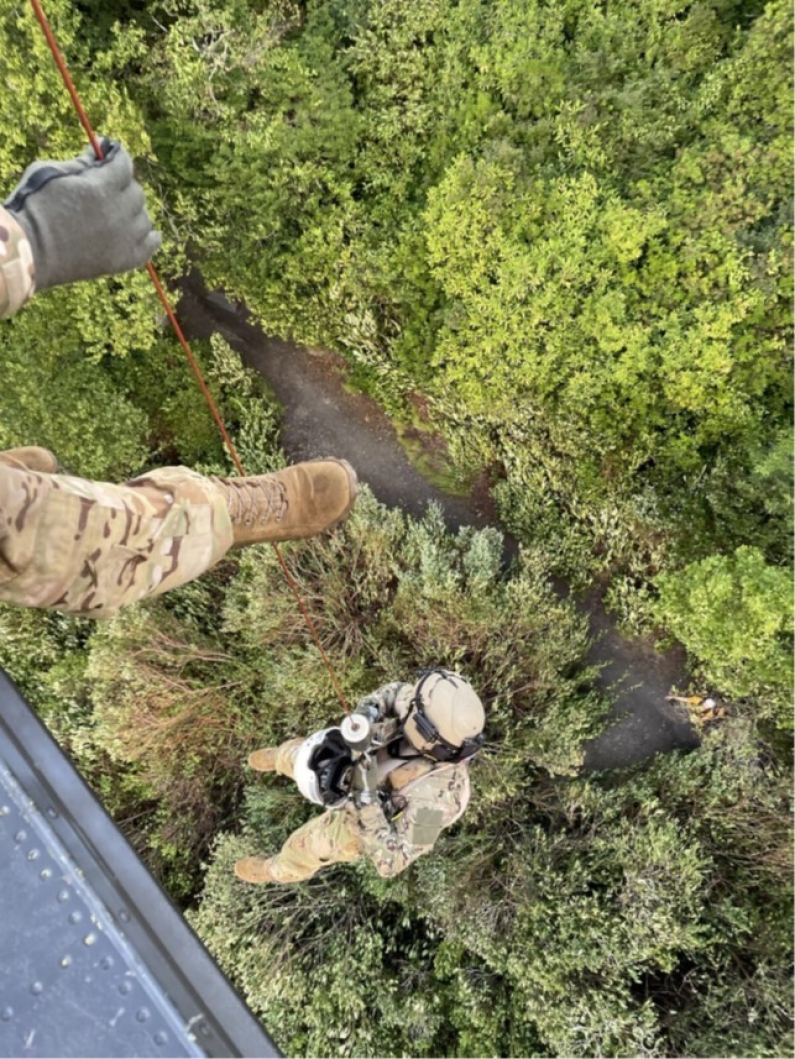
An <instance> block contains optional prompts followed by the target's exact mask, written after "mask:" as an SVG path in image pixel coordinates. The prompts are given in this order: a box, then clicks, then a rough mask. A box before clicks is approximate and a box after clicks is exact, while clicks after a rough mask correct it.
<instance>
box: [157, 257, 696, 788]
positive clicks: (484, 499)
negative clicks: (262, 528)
mask: <svg viewBox="0 0 795 1059" xmlns="http://www.w3.org/2000/svg"><path fill="white" fill-rule="evenodd" d="M178 316H179V318H180V321H181V323H182V325H183V327H184V328H185V330H186V333H187V334H188V336H189V337H191V338H209V336H210V335H211V334H212V333H213V332H218V333H219V334H220V335H222V337H223V338H224V339H225V340H226V341H227V342H228V343H229V345H230V346H231V347H232V348H233V349H235V350H236V351H237V352H238V353H239V354H240V356H241V357H242V359H243V360H244V362H245V363H246V364H248V365H249V366H250V367H252V368H254V369H255V370H256V371H258V372H259V373H260V374H261V375H262V376H263V378H264V379H265V381H266V383H267V385H268V387H269V388H270V390H271V391H272V392H273V394H274V395H275V397H276V399H277V400H278V402H279V404H280V405H281V409H282V431H281V443H282V448H283V449H284V452H285V454H286V456H287V457H288V459H289V460H290V461H292V462H298V461H299V460H309V459H316V458H318V457H323V456H337V457H342V458H344V459H346V460H348V461H349V462H350V463H351V464H352V465H353V466H354V467H355V468H356V471H357V473H358V475H359V478H360V480H361V481H363V482H366V483H367V484H368V485H369V487H370V488H371V490H372V491H373V493H374V495H375V496H376V498H377V499H378V500H380V501H381V503H383V504H386V505H387V506H388V507H399V508H401V509H402V510H403V511H405V512H407V513H408V514H410V515H413V516H415V517H421V516H422V515H423V514H424V513H425V510H426V508H427V506H428V504H429V503H430V502H431V501H436V502H437V503H438V504H439V505H440V506H441V508H442V511H443V514H444V519H445V523H446V525H447V526H448V528H449V529H451V530H456V529H457V528H458V527H459V526H465V525H471V526H475V527H477V528H483V527H484V526H487V525H494V526H497V527H498V528H500V529H502V527H500V525H499V521H498V519H497V515H496V512H495V510H494V507H493V505H492V503H491V500H490V497H489V495H488V489H487V488H486V485H487V478H486V476H485V474H483V475H481V476H479V477H478V478H477V479H476V481H475V484H474V486H473V488H472V490H471V492H470V495H469V496H456V495H453V494H451V493H448V492H445V491H444V490H442V489H440V488H439V487H437V486H436V485H434V484H432V483H431V482H430V481H428V479H427V478H426V477H424V476H423V474H421V473H420V471H419V470H417V469H416V467H415V466H414V465H413V464H412V463H411V462H410V461H409V459H408V456H407V455H406V451H405V449H404V447H403V446H402V445H401V443H400V440H399V438H398V435H397V433H396V431H395V429H394V427H393V426H392V424H391V422H390V420H389V419H388V418H387V416H386V415H385V414H384V412H383V411H382V410H381V408H380V407H379V406H378V405H377V404H376V402H375V401H374V400H373V399H372V398H370V397H367V396H366V395H364V394H357V393H352V392H351V391H350V390H349V389H347V388H346V387H345V367H344V362H343V360H342V358H341V357H339V356H338V355H336V354H333V353H329V352H326V351H323V350H315V349H307V348H306V347H303V346H297V345H294V344H293V343H290V342H287V341H284V340H282V339H279V338H273V337H271V336H268V335H266V334H265V333H264V332H263V331H262V330H261V329H260V328H259V327H257V326H256V325H254V324H252V323H251V322H250V320H249V318H248V313H247V311H246V309H245V307H241V306H236V305H233V304H232V303H230V302H229V301H228V300H227V299H226V298H225V297H224V296H223V295H222V294H218V293H211V292H208V291H207V290H206V289H205V287H204V285H203V283H202V280H201V278H200V277H199V276H198V275H197V274H193V275H192V276H191V277H190V278H189V279H187V280H185V281H184V282H183V285H182V299H181V301H180V304H179V309H178ZM431 444H432V443H431ZM504 532H505V531H503V533H504ZM517 553H518V544H517V542H516V540H515V539H514V538H512V537H511V536H510V535H509V534H505V555H504V558H505V562H506V564H508V563H510V561H511V560H512V559H513V558H514V557H515V556H516V555H517ZM555 587H556V589H557V591H558V592H559V593H560V594H561V595H568V590H567V587H566V586H565V585H563V584H561V583H557V582H556V584H555ZM574 602H575V605H576V606H577V607H578V609H579V610H580V611H581V612H582V613H585V614H586V615H587V616H588V620H589V624H590V633H591V637H592V642H591V647H590V649H589V653H588V656H587V661H588V662H589V663H590V664H591V665H594V666H598V667H599V676H598V679H597V683H598V686H599V687H600V689H602V690H603V691H605V692H606V693H607V694H608V695H609V697H610V699H611V700H612V703H613V706H612V711H611V715H612V717H613V723H612V724H611V725H610V726H609V727H608V728H607V729H606V730H605V731H604V732H603V733H602V734H601V735H600V736H599V737H598V738H596V739H594V740H591V741H590V742H589V743H588V744H587V745H586V748H585V767H586V768H587V769H605V768H624V767H627V766H630V765H633V764H635V763H636V762H639V761H642V760H644V759H645V758H648V757H649V756H651V755H652V754H656V753H666V752H668V751H671V750H688V749H693V748H694V747H696V746H698V744H699V737H698V734H697V732H696V731H695V730H694V728H693V727H692V725H691V723H690V721H689V718H688V716H687V714H686V713H685V712H684V711H683V710H682V709H680V708H679V707H678V706H676V705H675V704H673V703H669V702H667V701H666V696H667V695H669V694H670V693H671V691H672V689H674V688H677V689H682V688H684V687H686V685H687V676H686V670H685V656H684V652H683V651H682V650H681V649H672V650H669V651H666V652H660V651H657V650H655V648H654V647H653V645H652V644H651V643H650V642H649V641H648V640H647V639H645V638H640V637H637V638H631V639H630V638H627V637H625V636H623V635H622V634H621V633H620V632H619V631H618V629H617V628H616V625H615V623H614V622H613V620H612V619H611V618H610V616H609V615H608V614H607V612H606V611H605V608H604V606H603V604H602V601H601V598H600V592H599V590H597V589H594V590H593V591H591V592H590V593H588V594H587V595H585V596H584V597H581V598H577V599H575V600H574Z"/></svg>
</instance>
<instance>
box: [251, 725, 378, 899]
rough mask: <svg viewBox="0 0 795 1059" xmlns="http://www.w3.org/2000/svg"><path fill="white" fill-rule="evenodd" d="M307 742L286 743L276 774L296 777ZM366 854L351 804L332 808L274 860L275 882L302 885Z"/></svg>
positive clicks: (296, 834)
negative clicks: (295, 767)
mask: <svg viewBox="0 0 795 1059" xmlns="http://www.w3.org/2000/svg"><path fill="white" fill-rule="evenodd" d="M303 742H304V740H303V739H290V740H288V741H287V742H286V743H282V745H281V746H280V747H279V749H278V751H277V754H276V771H277V772H279V773H280V774H281V775H282V776H287V777H288V778H289V779H292V778H293V762H294V761H295V755H296V754H297V753H298V748H299V747H300V746H301V744H302V743H303ZM361 854H362V845H361V839H360V837H359V822H358V814H357V810H356V808H355V806H354V805H352V804H351V803H350V802H347V803H346V804H345V805H344V806H343V807H342V808H341V809H328V810H326V812H325V813H323V815H322V816H315V817H313V818H312V819H311V820H309V821H307V823H305V824H304V826H303V827H299V828H298V830H297V831H293V833H292V834H291V835H290V837H289V838H288V839H287V841H286V842H285V843H284V845H283V846H282V848H281V850H280V851H279V852H278V853H277V854H276V856H275V857H272V858H271V859H270V870H271V873H272V874H273V877H274V879H275V880H276V881H277V882H281V883H293V882H301V881H302V880H303V879H311V877H312V876H313V875H315V874H316V873H317V872H319V871H320V869H321V868H325V867H326V865H328V864H345V863H347V862H349V861H352V860H358V858H359V857H360V856H361Z"/></svg>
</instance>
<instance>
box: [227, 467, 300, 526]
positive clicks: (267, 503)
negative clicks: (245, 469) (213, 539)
mask: <svg viewBox="0 0 795 1059" xmlns="http://www.w3.org/2000/svg"><path fill="white" fill-rule="evenodd" d="M223 481H224V485H225V486H226V487H227V497H228V502H227V507H228V508H229V517H230V518H231V519H232V522H234V523H236V524H240V523H242V524H243V525H244V526H253V525H254V524H255V523H260V524H264V523H266V522H270V521H276V522H281V520H282V519H283V518H284V515H285V512H286V511H287V490H286V489H285V487H284V485H283V484H282V483H281V482H274V481H269V480H268V479H267V478H265V479H257V478H225V479H224V480H223Z"/></svg>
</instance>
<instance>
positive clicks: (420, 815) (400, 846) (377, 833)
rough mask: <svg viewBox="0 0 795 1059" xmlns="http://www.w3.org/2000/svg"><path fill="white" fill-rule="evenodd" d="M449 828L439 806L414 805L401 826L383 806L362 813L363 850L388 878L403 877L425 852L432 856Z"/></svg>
mask: <svg viewBox="0 0 795 1059" xmlns="http://www.w3.org/2000/svg"><path fill="white" fill-rule="evenodd" d="M444 826H445V814H444V812H443V811H442V809H440V808H439V807H438V806H434V805H428V804H422V803H419V804H416V805H412V804H411V803H410V804H409V805H408V806H407V807H406V809H405V810H404V811H403V814H402V817H401V821H400V827H399V828H398V827H395V826H394V824H393V823H392V821H390V820H388V819H387V817H386V815H385V814H384V811H383V809H382V808H381V806H380V805H365V806H363V807H362V808H361V809H360V810H359V832H360V836H361V842H362V849H363V850H364V852H365V853H366V854H367V855H368V856H369V858H370V860H371V861H372V862H373V864H374V865H375V870H376V871H377V872H378V874H379V875H380V876H381V877H382V878H384V879H390V878H392V876H393V875H399V874H400V873H401V872H402V871H404V869H406V868H408V866H409V864H411V862H412V861H413V860H416V859H417V857H421V856H422V854H423V853H429V852H430V851H431V849H432V848H433V845H434V843H435V842H436V839H437V838H438V837H439V835H440V834H441V831H442V828H443V827H444Z"/></svg>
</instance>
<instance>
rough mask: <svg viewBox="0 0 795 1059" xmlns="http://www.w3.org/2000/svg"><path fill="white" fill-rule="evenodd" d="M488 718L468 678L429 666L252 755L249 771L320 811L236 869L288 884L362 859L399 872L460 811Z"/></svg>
mask: <svg viewBox="0 0 795 1059" xmlns="http://www.w3.org/2000/svg"><path fill="white" fill-rule="evenodd" d="M485 719H486V717H485V711H484V709H483V703H482V702H481V701H480V698H479V697H478V695H477V693H476V692H475V691H474V689H473V688H472V685H471V684H470V683H469V681H468V680H467V679H466V678H465V677H463V676H461V675H460V674H458V673H453V672H451V671H450V670H446V669H433V670H428V671H426V672H425V673H423V674H422V676H421V677H420V679H419V680H418V681H417V682H416V683H414V684H410V683H402V682H394V683H391V684H385V685H384V686H383V687H381V688H379V689H378V690H377V691H375V692H373V693H372V694H371V695H368V696H366V697H365V698H364V699H362V700H361V702H360V703H359V704H358V706H357V707H356V711H355V713H354V714H353V715H352V716H351V717H348V718H346V719H345V720H344V721H343V722H342V724H341V725H340V726H339V727H337V728H327V729H323V730H322V731H320V732H316V733H314V735H312V736H310V737H309V738H308V739H304V738H298V739H291V740H288V741H287V742H286V743H283V744H282V745H281V746H279V747H265V748H264V749H262V750H257V751H255V752H254V753H253V754H251V755H250V756H249V759H248V763H249V765H250V766H251V767H252V768H253V769H255V770H256V771H258V772H277V773H279V774H280V775H282V776H287V777H288V778H290V779H292V780H294V781H295V783H296V784H297V786H298V788H299V790H300V791H301V793H302V794H303V795H304V796H305V797H306V798H308V799H309V800H310V801H311V802H313V803H315V804H318V805H323V806H325V807H326V811H325V812H324V813H323V814H322V816H317V817H314V818H313V819H311V820H310V821H309V822H308V823H306V824H304V826H303V827H300V828H299V829H298V830H297V831H294V832H293V834H292V835H290V837H289V838H288V839H287V841H286V842H285V843H284V845H283V847H282V849H281V850H280V852H279V853H277V854H276V855H275V856H272V857H259V856H255V857H246V858H244V859H243V860H239V861H238V862H237V863H236V864H235V875H237V877H238V878H239V879H242V880H243V881H244V882H249V883H294V882H301V881H302V880H304V879H309V878H311V877H312V876H313V875H315V874H316V873H317V872H318V871H320V869H321V868H323V867H325V866H326V865H328V864H340V863H345V862H349V861H354V860H358V859H359V858H361V857H367V858H368V859H369V860H371V861H372V863H373V864H374V865H375V868H376V870H377V871H378V873H379V875H382V876H383V877H385V878H389V877H390V876H394V875H397V874H399V873H400V872H401V871H403V870H404V869H405V868H407V867H408V866H409V864H411V863H412V861H414V860H416V859H417V857H421V856H422V855H423V854H425V853H429V852H430V851H431V849H432V848H433V846H434V844H435V842H436V840H437V838H438V837H439V835H440V834H441V832H442V831H443V830H444V828H446V827H450V826H451V824H454V823H455V822H456V820H458V819H459V818H460V817H461V816H462V815H463V813H464V811H465V809H466V807H467V805H468V803H469V797H470V785H469V763H470V762H471V760H472V759H473V757H474V756H475V755H476V754H477V752H478V751H479V750H480V748H481V746H482V743H483V727H484V724H485Z"/></svg>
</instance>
